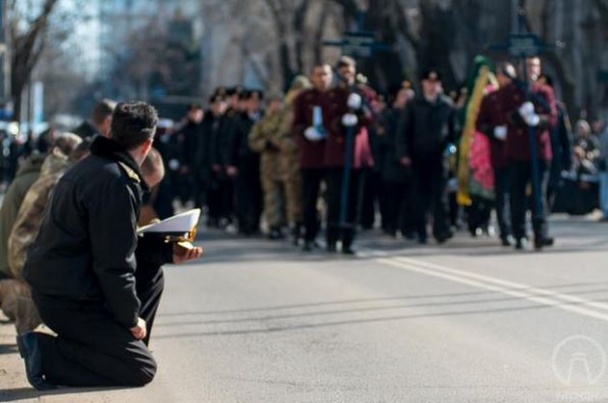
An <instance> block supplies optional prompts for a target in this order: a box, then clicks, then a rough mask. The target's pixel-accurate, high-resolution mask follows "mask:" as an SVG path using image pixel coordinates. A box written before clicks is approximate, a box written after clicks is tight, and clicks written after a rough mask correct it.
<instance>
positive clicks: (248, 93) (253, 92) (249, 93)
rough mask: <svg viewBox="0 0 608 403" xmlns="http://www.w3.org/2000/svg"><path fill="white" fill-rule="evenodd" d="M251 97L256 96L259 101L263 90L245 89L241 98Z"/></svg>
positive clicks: (262, 96)
mask: <svg viewBox="0 0 608 403" xmlns="http://www.w3.org/2000/svg"><path fill="white" fill-rule="evenodd" d="M252 98H257V99H258V100H260V101H261V100H263V99H264V92H263V91H262V90H248V91H245V93H244V98H243V99H252Z"/></svg>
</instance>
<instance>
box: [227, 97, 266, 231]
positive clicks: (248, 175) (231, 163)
mask: <svg viewBox="0 0 608 403" xmlns="http://www.w3.org/2000/svg"><path fill="white" fill-rule="evenodd" d="M243 97H244V99H245V100H246V103H245V110H244V111H243V113H241V114H240V115H239V117H238V118H236V119H235V120H234V121H233V122H232V124H231V125H230V127H228V128H227V132H226V134H225V136H224V138H223V139H222V140H221V141H220V148H221V152H222V155H223V156H222V162H223V165H225V166H226V174H227V175H228V176H229V177H230V178H233V179H234V181H235V193H236V216H237V220H238V223H239V233H241V234H243V235H247V236H249V235H254V234H256V233H258V232H259V226H260V218H261V215H262V184H261V183H260V156H259V154H257V153H254V152H253V151H252V150H251V148H249V133H250V132H251V128H252V127H253V125H254V124H255V123H256V122H258V121H259V120H260V119H261V118H262V116H263V112H262V109H261V106H262V99H263V94H262V92H261V91H257V90H252V91H246V92H245V94H244V95H243Z"/></svg>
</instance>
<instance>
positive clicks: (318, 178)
mask: <svg viewBox="0 0 608 403" xmlns="http://www.w3.org/2000/svg"><path fill="white" fill-rule="evenodd" d="M301 175H302V210H303V211H302V220H303V224H304V240H305V241H306V242H313V241H314V240H315V238H316V237H317V233H318V232H319V214H318V212H317V202H318V199H319V192H320V190H321V182H322V181H323V178H324V175H325V170H324V169H317V168H311V169H302V171H301Z"/></svg>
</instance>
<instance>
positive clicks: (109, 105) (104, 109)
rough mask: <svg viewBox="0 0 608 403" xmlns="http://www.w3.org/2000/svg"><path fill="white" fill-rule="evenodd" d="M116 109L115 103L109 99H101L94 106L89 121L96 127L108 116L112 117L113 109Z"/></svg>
mask: <svg viewBox="0 0 608 403" xmlns="http://www.w3.org/2000/svg"><path fill="white" fill-rule="evenodd" d="M115 107H116V102H114V101H112V100H109V99H102V100H101V101H99V102H98V103H97V105H95V108H93V112H92V113H91V120H92V121H93V123H95V124H96V125H100V124H102V123H103V121H104V120H106V118H107V117H108V116H111V115H112V112H114V108H115Z"/></svg>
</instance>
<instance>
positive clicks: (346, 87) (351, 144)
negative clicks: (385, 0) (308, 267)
mask: <svg viewBox="0 0 608 403" xmlns="http://www.w3.org/2000/svg"><path fill="white" fill-rule="evenodd" d="M336 67H337V71H338V77H339V79H340V83H339V84H338V86H337V87H335V88H333V89H332V90H330V92H329V94H328V96H329V103H330V104H329V109H328V130H329V136H328V137H327V141H326V143H325V166H326V169H327V192H328V195H327V196H328V203H327V204H328V206H327V234H326V236H327V251H328V252H336V250H337V249H336V244H337V242H338V241H342V253H344V254H347V255H352V254H354V251H353V249H352V244H353V241H354V238H355V226H356V215H357V206H358V204H359V203H358V198H359V191H358V189H359V182H360V176H361V175H360V174H361V167H362V166H364V165H366V166H372V165H373V157H372V153H371V147H370V143H369V135H368V127H369V125H370V124H371V123H372V118H373V115H372V109H371V104H372V101H373V100H374V98H375V97H376V93H375V92H374V91H373V90H372V89H371V88H370V87H368V86H367V85H365V84H362V83H358V82H357V70H356V62H355V60H354V59H353V58H351V57H348V56H343V57H341V58H340V60H339V61H338V64H337V66H336ZM345 193H346V194H345Z"/></svg>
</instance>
